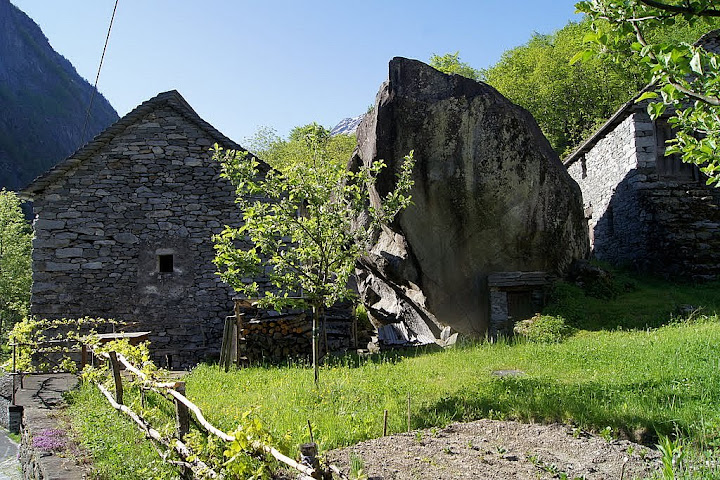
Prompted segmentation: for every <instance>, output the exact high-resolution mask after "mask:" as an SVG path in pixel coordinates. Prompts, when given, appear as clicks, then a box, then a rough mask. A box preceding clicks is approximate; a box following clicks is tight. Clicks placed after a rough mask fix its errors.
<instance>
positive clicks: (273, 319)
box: [240, 308, 355, 363]
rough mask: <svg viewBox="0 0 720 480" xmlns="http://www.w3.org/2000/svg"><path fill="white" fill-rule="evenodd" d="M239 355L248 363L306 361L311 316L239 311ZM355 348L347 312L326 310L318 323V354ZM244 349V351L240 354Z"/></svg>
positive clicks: (292, 313) (298, 312)
mask: <svg viewBox="0 0 720 480" xmlns="http://www.w3.org/2000/svg"><path fill="white" fill-rule="evenodd" d="M241 315H242V317H243V321H242V327H241V336H242V338H243V339H244V342H242V343H241V347H240V348H241V351H242V355H244V356H245V357H247V359H248V360H249V361H250V362H271V363H274V362H283V361H287V360H288V359H300V360H303V359H309V358H310V356H311V354H312V346H311V345H312V314H311V313H310V312H304V311H292V312H284V313H278V312H273V311H266V310H258V309H254V308H245V309H242V312H241ZM354 346H355V319H354V318H353V316H352V314H351V312H350V310H332V309H331V310H330V311H328V313H327V314H326V315H325V321H324V322H321V323H320V352H321V353H326V352H328V353H329V352H341V351H346V350H348V349H350V348H353V347H354ZM243 348H244V350H243Z"/></svg>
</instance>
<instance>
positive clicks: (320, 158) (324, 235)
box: [214, 125, 414, 383]
mask: <svg viewBox="0 0 720 480" xmlns="http://www.w3.org/2000/svg"><path fill="white" fill-rule="evenodd" d="M299 140H302V141H303V142H305V143H306V147H307V151H308V152H310V156H309V157H306V158H303V159H301V160H300V161H297V162H296V165H295V167H294V168H289V169H286V170H285V171H284V172H282V173H280V172H278V171H275V170H270V171H269V172H267V173H266V174H265V175H264V176H263V175H261V172H260V165H259V162H258V161H257V160H256V159H255V158H254V157H252V156H250V155H248V154H247V153H246V152H236V151H223V150H221V149H219V148H218V147H217V146H216V149H215V154H214V157H215V158H216V159H217V160H219V161H220V162H222V166H223V176H224V177H225V178H228V179H230V180H231V181H232V182H233V184H235V185H236V187H237V197H238V199H237V201H238V205H239V206H240V209H241V210H242V212H243V216H244V220H245V223H244V225H243V226H242V227H240V228H231V227H226V228H225V230H224V231H223V232H222V233H221V234H219V235H217V236H215V237H214V241H215V249H216V252H217V253H216V257H215V264H216V265H217V266H218V268H219V269H220V276H221V277H222V278H223V280H224V281H226V282H227V283H228V284H229V285H231V286H232V287H233V288H234V289H235V290H236V291H238V292H241V293H243V294H245V295H247V296H248V297H258V296H259V295H260V294H264V296H263V297H262V298H261V300H260V304H261V306H272V307H273V308H276V309H278V308H282V307H285V306H295V307H302V308H312V311H313V365H314V370H315V382H316V383H317V380H318V370H317V362H318V342H317V339H318V322H319V320H320V318H321V316H322V310H323V309H324V308H327V307H330V306H331V305H333V304H334V303H335V302H337V301H339V300H341V299H345V298H348V297H349V296H350V295H351V291H349V290H348V287H347V282H348V278H349V276H350V274H351V272H352V271H353V268H354V266H355V261H356V260H357V258H358V257H359V256H360V255H361V254H363V253H365V252H366V250H367V249H368V247H369V244H370V240H371V236H372V235H373V234H374V233H375V232H377V230H378V229H379V228H381V226H382V225H384V224H387V223H389V222H390V221H392V219H393V218H394V217H395V215H396V214H397V213H398V212H399V211H401V210H402V209H404V208H405V207H407V206H408V205H409V204H410V197H409V196H408V192H409V190H410V188H411V187H412V185H413V182H412V179H411V173H412V168H413V165H414V161H413V158H412V152H411V153H410V155H408V156H407V157H405V161H404V162H403V163H402V164H401V167H400V171H399V173H398V187H397V188H396V189H395V190H394V191H393V192H391V193H389V194H388V195H387V196H386V197H385V198H384V199H382V201H380V200H379V199H374V201H373V202H370V203H369V193H368V191H369V188H368V187H369V186H372V185H374V182H375V179H376V177H377V175H378V173H379V172H380V171H381V169H382V168H384V167H385V165H384V163H383V162H376V163H375V164H374V165H372V166H371V167H370V168H361V169H360V170H359V171H357V172H352V171H347V170H345V169H343V168H341V167H340V166H339V165H338V164H337V163H335V162H332V161H331V160H330V159H329V153H328V146H329V144H330V143H331V141H332V140H331V138H330V137H329V135H328V132H327V130H325V129H323V128H322V127H320V126H317V125H312V126H309V127H306V128H303V129H302V130H297V131H296V132H295V136H294V138H293V139H291V141H299ZM368 205H369V207H368ZM363 214H365V215H367V218H368V221H367V222H365V224H364V225H363V224H358V222H357V219H358V218H359V217H361V215H363ZM240 240H250V241H251V242H252V244H253V247H252V248H250V249H249V250H243V249H241V248H237V246H236V242H237V241H240ZM258 275H264V276H267V278H269V280H270V282H271V283H272V285H274V287H275V288H276V289H277V290H276V291H273V290H271V291H265V292H261V291H260V288H259V286H258V284H257V282H254V281H250V280H248V279H250V278H257V276H258Z"/></svg>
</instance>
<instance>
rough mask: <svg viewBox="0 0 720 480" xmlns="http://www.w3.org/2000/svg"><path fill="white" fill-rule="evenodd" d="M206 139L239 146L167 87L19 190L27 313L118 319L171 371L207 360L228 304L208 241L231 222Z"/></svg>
mask: <svg viewBox="0 0 720 480" xmlns="http://www.w3.org/2000/svg"><path fill="white" fill-rule="evenodd" d="M214 143H218V144H220V145H221V146H222V147H224V148H229V149H241V150H242V148H241V147H240V146H239V145H238V144H236V143H235V142H233V141H232V140H230V139H228V138H227V137H225V136H224V135H223V134H221V133H220V132H219V131H217V130H216V129H215V128H213V127H212V125H210V124H209V123H207V122H206V121H204V120H203V119H202V118H200V117H199V116H198V114H197V113H196V112H195V111H194V110H193V109H192V108H191V107H190V105H188V103H187V102H186V101H185V99H184V98H183V97H182V96H181V95H180V94H179V93H178V92H177V91H169V92H165V93H161V94H159V95H158V96H156V97H154V98H152V99H151V100H148V101H146V102H144V103H143V104H141V105H140V106H138V107H137V108H135V109H134V110H133V111H131V112H130V113H128V114H127V115H125V116H124V117H123V118H121V119H120V120H118V121H117V122H116V123H115V124H113V125H111V126H110V127H108V128H107V129H106V130H105V131H104V132H102V133H101V134H99V135H98V136H97V137H95V139H94V140H93V141H92V142H90V143H89V144H87V145H85V146H84V147H82V148H81V149H80V150H78V151H77V152H75V154H73V155H72V156H70V157H69V158H67V159H66V160H64V161H63V162H61V163H60V164H58V165H57V166H56V167H55V168H53V169H52V170H50V171H49V172H48V173H46V174H45V175H43V176H41V177H39V178H38V179H36V180H35V181H34V182H33V183H32V184H31V185H30V186H28V187H27V188H25V190H24V191H23V192H22V194H23V195H24V197H25V198H27V199H29V200H32V201H33V209H34V215H35V223H34V227H35V240H34V244H33V288H32V300H31V304H32V306H31V312H32V314H33V315H35V316H37V317H40V318H78V317H82V316H92V317H101V318H114V319H116V320H120V321H124V322H127V323H128V324H129V325H128V328H127V329H130V330H135V331H150V332H151V333H150V335H149V339H150V341H151V350H152V353H153V356H154V359H155V360H156V361H160V363H161V364H165V361H166V359H169V360H170V362H169V363H170V365H171V366H172V367H175V368H177V367H186V366H188V365H191V364H194V363H196V362H197V361H199V360H201V359H205V358H212V357H214V356H216V355H217V354H218V351H219V348H220V343H221V337H222V332H223V322H224V318H225V316H226V315H229V314H230V313H231V312H232V310H233V303H232V300H231V298H232V290H231V288H230V287H229V286H228V285H226V284H224V283H223V282H222V281H221V280H220V278H219V277H218V276H217V275H216V274H215V271H216V268H215V266H214V265H213V263H212V260H213V258H214V250H213V243H212V240H211V236H212V235H213V234H216V233H219V232H220V231H221V230H222V229H223V226H224V225H226V224H227V225H232V226H238V225H239V224H240V223H241V221H242V219H241V214H240V212H239V209H238V208H237V206H236V205H235V190H234V187H233V186H232V185H231V184H230V182H229V181H227V180H225V179H223V178H220V165H219V164H218V163H217V162H214V161H213V160H212V158H211V153H210V151H209V149H210V147H211V146H212V145H213V144H214Z"/></svg>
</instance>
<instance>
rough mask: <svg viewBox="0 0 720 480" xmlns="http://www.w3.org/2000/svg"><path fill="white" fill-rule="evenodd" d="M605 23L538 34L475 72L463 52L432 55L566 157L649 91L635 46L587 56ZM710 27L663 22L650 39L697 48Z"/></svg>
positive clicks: (435, 63)
mask: <svg viewBox="0 0 720 480" xmlns="http://www.w3.org/2000/svg"><path fill="white" fill-rule="evenodd" d="M610 29H611V25H610V24H608V23H607V22H604V21H602V20H597V21H591V20H590V19H589V18H588V19H584V20H583V21H581V22H570V23H568V24H567V25H566V26H565V27H563V28H562V29H560V30H557V31H555V32H553V33H551V34H547V35H543V34H539V33H536V34H534V35H533V36H532V37H531V38H530V40H529V41H528V42H527V43H525V44H524V45H521V46H518V47H516V48H513V49H510V50H508V51H506V52H505V53H503V55H502V57H501V58H500V60H499V61H498V62H497V63H496V64H495V65H493V66H491V67H489V68H487V69H482V70H476V69H473V68H472V67H470V66H469V65H467V64H466V63H463V62H462V61H461V60H460V56H459V53H458V52H456V53H455V54H446V55H443V56H438V55H433V57H432V58H431V59H430V64H431V65H432V66H434V67H435V68H438V69H439V70H441V71H443V72H446V73H458V74H461V75H463V74H464V75H465V76H467V77H469V78H473V79H475V80H482V81H484V82H487V83H489V84H490V85H492V86H493V87H495V88H496V89H497V90H498V91H499V92H500V93H502V94H503V95H504V96H505V97H507V98H508V99H510V100H511V101H512V102H514V103H516V104H518V105H520V106H521V107H523V108H525V109H527V110H528V111H529V112H530V113H531V114H532V115H533V116H534V117H535V119H536V120H537V122H538V125H539V126H540V129H541V130H542V131H543V133H544V134H545V136H546V137H547V139H548V140H549V141H550V144H551V145H552V147H553V148H554V149H555V151H556V152H558V154H560V155H561V156H564V155H567V154H569V153H570V152H572V151H573V150H574V149H575V148H576V147H577V146H578V145H579V144H580V143H582V141H583V140H584V139H585V138H587V137H588V136H589V135H591V134H592V132H594V131H595V130H596V129H597V128H598V127H599V126H600V125H602V124H603V123H604V122H605V121H606V120H607V119H608V118H609V117H610V116H611V115H612V114H613V113H614V112H615V111H616V110H617V109H618V108H619V107H620V106H621V105H622V104H624V103H625V102H627V101H628V100H630V99H631V98H632V97H633V96H634V95H635V94H636V93H637V92H638V91H639V90H641V89H642V88H643V87H644V86H645V85H647V83H648V80H649V79H650V74H649V73H648V72H647V69H646V68H644V65H642V64H640V63H639V62H638V61H637V59H636V58H635V57H634V56H633V55H632V52H631V51H630V49H629V45H630V43H626V45H627V47H628V48H624V49H616V51H615V55H613V56H612V57H611V56H607V55H593V54H591V53H583V54H580V57H582V58H584V61H583V62H577V61H575V62H572V60H573V59H575V60H577V58H578V55H577V54H578V52H579V51H584V50H585V41H586V40H587V39H588V38H589V36H591V35H592V34H595V33H596V32H598V31H600V32H604V31H609V30H610ZM707 30H708V26H707V25H701V24H692V23H689V22H688V21H685V20H682V19H681V20H679V21H676V22H675V23H674V24H672V25H668V24H656V25H652V26H651V28H648V32H647V35H648V37H649V38H651V39H653V41H656V42H663V43H678V42H688V41H689V42H693V41H695V40H696V39H697V38H698V37H699V36H700V35H702V34H703V33H705V32H706V31H707Z"/></svg>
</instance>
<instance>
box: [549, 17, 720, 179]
mask: <svg viewBox="0 0 720 480" xmlns="http://www.w3.org/2000/svg"><path fill="white" fill-rule="evenodd" d="M695 45H696V46H702V47H703V48H704V49H705V50H707V51H708V52H713V53H716V54H720V30H713V31H711V32H708V33H706V34H705V35H703V36H702V37H700V38H699V39H698V41H697V42H695ZM654 86H655V84H654V83H650V84H648V85H646V86H645V88H643V89H642V90H640V91H639V92H638V93H637V94H636V95H635V96H634V97H633V98H631V99H630V100H629V101H628V102H626V103H624V104H623V105H622V106H621V107H620V108H619V109H618V110H617V111H616V112H615V113H614V114H613V116H612V117H610V119H609V120H608V121H607V122H605V123H604V124H603V125H602V126H601V127H600V128H599V129H597V130H596V131H595V133H593V134H592V135H591V136H590V137H589V138H588V139H587V140H585V141H584V142H583V143H582V144H580V146H579V147H578V148H576V149H575V151H574V152H572V153H571V154H570V155H568V156H567V158H565V160H564V161H563V164H564V165H565V167H568V166H569V165H570V164H572V163H574V162H575V161H577V160H578V159H579V158H582V156H583V155H585V154H586V153H587V152H588V151H589V150H590V149H592V148H593V147H594V146H595V144H596V143H597V142H598V141H600V139H602V138H603V137H604V136H605V135H606V134H607V133H609V132H611V131H612V130H613V129H614V128H615V127H616V126H618V125H619V124H620V123H622V121H623V120H625V119H626V118H627V117H628V115H630V114H631V113H632V112H633V111H634V109H635V108H638V104H637V103H636V101H637V99H638V98H640V95H642V94H643V93H645V92H647V91H649V90H652V89H653V87H654ZM643 105H644V104H643Z"/></svg>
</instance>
